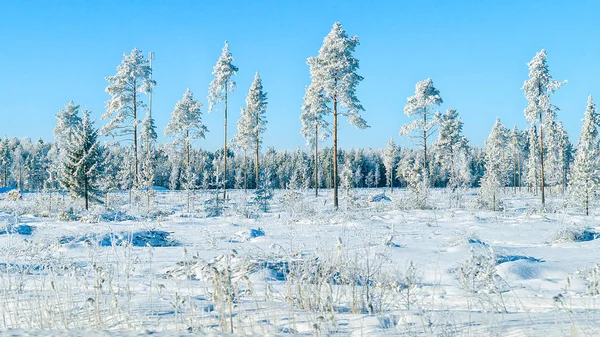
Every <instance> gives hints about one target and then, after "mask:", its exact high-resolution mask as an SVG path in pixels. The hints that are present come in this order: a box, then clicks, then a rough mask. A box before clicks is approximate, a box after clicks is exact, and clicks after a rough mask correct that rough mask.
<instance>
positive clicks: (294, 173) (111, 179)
mask: <svg viewBox="0 0 600 337" xmlns="http://www.w3.org/2000/svg"><path fill="white" fill-rule="evenodd" d="M56 144H57V143H55V142H44V141H42V140H41V139H40V140H37V141H32V140H31V139H29V138H23V139H19V138H11V139H9V138H4V139H2V140H0V181H1V182H2V186H3V187H10V188H17V189H20V190H23V191H57V190H60V189H62V188H63V187H62V186H61V183H60V180H59V179H58V177H60V176H61V174H62V173H61V170H62V164H61V162H60V158H59V156H58V155H57V154H58V146H57V145H56ZM395 150H396V153H394V157H393V158H392V170H394V172H393V178H390V175H389V173H390V170H389V169H387V168H386V166H385V165H384V162H385V161H386V160H387V158H386V153H385V150H384V149H351V150H347V151H346V150H343V149H340V150H339V152H338V155H339V160H340V162H341V163H343V169H346V168H347V169H349V170H350V171H351V172H352V178H351V179H350V180H351V181H350V183H351V187H354V188H365V187H366V188H372V187H391V186H392V182H393V187H394V188H396V187H406V185H407V172H408V171H410V170H411V167H412V165H414V163H415V162H418V157H419V155H418V152H416V151H415V150H413V149H399V148H396V149H395ZM469 152H470V153H471V156H470V164H469V168H470V172H469V174H470V175H471V176H472V177H473V178H472V180H471V182H470V183H469V186H471V187H477V186H478V184H479V180H480V178H481V177H482V176H483V165H484V162H483V155H482V151H481V149H478V148H470V151H469ZM133 153H134V152H133V147H132V146H120V145H116V144H113V145H106V146H104V158H103V163H102V173H101V174H99V176H98V177H97V179H98V181H99V187H100V189H101V190H106V191H115V190H129V189H131V188H133V187H134V172H133V169H132V167H133V166H132V165H129V164H130V163H132V162H133ZM228 154H229V155H228V157H229V164H228V165H230V166H229V167H230V169H229V170H228V172H227V177H226V184H227V188H234V189H244V188H248V189H255V188H256V187H257V182H256V178H255V177H256V175H255V174H254V168H255V159H254V158H247V159H246V160H244V156H243V153H242V152H240V151H234V150H233V149H229V151H228ZM332 156H333V150H332V149H331V148H330V147H325V148H323V149H321V150H319V159H318V165H319V169H318V177H319V179H318V180H319V187H320V188H332V187H333V164H332V163H333V160H332ZM434 157H437V154H436V151H435V150H434ZM222 158H223V150H222V149H219V150H216V151H214V152H213V151H206V150H203V149H197V148H192V149H190V163H191V165H190V168H191V177H192V179H193V181H192V182H191V185H192V186H193V187H192V188H193V189H200V188H202V189H211V188H214V187H215V186H216V185H215V182H216V177H217V176H219V180H222V179H223V178H222V173H218V174H217V171H218V168H219V167H222V161H223V160H222ZM260 161H261V171H262V172H264V173H263V175H264V176H268V178H269V182H270V187H271V188H277V189H285V188H314V173H315V166H314V164H315V160H314V153H312V151H308V150H302V149H298V150H296V151H285V150H276V149H275V148H273V147H270V148H268V149H267V150H266V151H265V153H263V154H261V155H260ZM153 162H154V163H155V169H154V178H153V180H154V186H157V187H162V188H166V189H171V190H183V189H186V184H187V166H186V165H187V164H186V153H185V152H184V151H181V149H179V148H178V147H176V146H174V145H172V144H159V145H158V147H157V148H156V150H155V151H154V156H153ZM343 169H342V170H343ZM244 177H246V178H247V181H245V180H244ZM431 177H432V185H433V186H434V187H447V186H448V184H449V179H450V173H449V172H447V171H446V170H444V168H443V167H442V165H441V163H440V162H439V161H436V163H435V164H433V165H432V174H431Z"/></svg>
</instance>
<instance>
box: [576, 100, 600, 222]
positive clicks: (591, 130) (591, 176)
mask: <svg viewBox="0 0 600 337" xmlns="http://www.w3.org/2000/svg"><path fill="white" fill-rule="evenodd" d="M599 122H600V117H599V116H598V113H597V112H596V104H595V103H594V99H593V98H592V96H591V95H590V96H589V98H588V102H587V108H586V109H585V114H584V117H583V126H582V128H581V135H580V136H579V144H577V152H576V153H575V163H574V165H573V179H572V182H571V194H572V195H573V198H574V199H575V200H576V201H578V202H580V203H581V204H582V206H583V208H584V210H585V215H589V214H590V211H589V209H590V202H591V201H592V200H593V198H594V195H595V194H596V192H597V190H598V184H599V183H600V176H599V174H598V164H599V162H598V160H599V158H600V157H599V149H598V145H599V143H598V123H599Z"/></svg>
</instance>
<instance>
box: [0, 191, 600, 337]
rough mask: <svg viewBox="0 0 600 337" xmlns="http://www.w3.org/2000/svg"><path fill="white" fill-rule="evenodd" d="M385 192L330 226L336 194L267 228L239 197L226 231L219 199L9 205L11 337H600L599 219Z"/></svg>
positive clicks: (6, 281) (203, 195)
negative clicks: (92, 334) (66, 332)
mask: <svg viewBox="0 0 600 337" xmlns="http://www.w3.org/2000/svg"><path fill="white" fill-rule="evenodd" d="M382 192H383V190H371V189H364V190H357V191H356V192H355V193H356V200H355V201H354V202H352V203H350V204H348V203H347V202H346V200H342V202H341V207H340V210H339V211H333V210H332V207H331V206H332V203H331V191H327V190H325V191H321V193H320V196H319V197H318V198H315V197H314V192H313V191H295V192H291V191H276V192H275V195H274V197H273V199H272V200H271V202H270V204H269V210H268V211H267V212H263V211H262V210H261V209H260V207H259V206H258V205H252V204H249V203H248V201H250V200H251V198H252V193H251V191H248V193H247V194H246V193H244V191H233V192H231V193H230V197H231V200H230V201H229V202H228V203H227V204H226V206H227V208H226V209H225V210H224V214H223V215H221V216H218V217H207V214H206V212H205V211H204V209H205V207H204V201H205V200H206V199H209V198H214V193H209V192H206V191H203V192H196V193H195V195H194V196H193V200H192V205H191V211H189V212H188V210H187V195H186V193H185V192H168V191H158V192H157V196H156V201H157V202H156V204H154V205H152V206H151V207H147V206H146V205H145V199H144V198H142V199H141V201H140V203H139V205H138V206H131V204H130V203H129V195H128V194H127V193H117V194H112V195H111V196H110V205H112V206H113V208H105V207H97V208H96V209H95V210H93V211H92V212H90V213H89V214H86V215H84V216H83V217H80V215H78V214H71V213H69V212H65V210H67V209H68V207H69V206H71V205H72V204H73V202H72V201H71V200H70V199H69V198H68V197H64V198H63V197H58V196H57V195H54V196H53V197H52V200H49V198H48V195H45V194H25V196H24V200H22V201H8V200H5V199H4V196H5V194H4V195H3V194H0V334H2V333H3V332H4V333H6V334H11V335H38V333H39V330H48V329H49V330H59V329H72V330H73V331H72V333H71V334H70V335H73V336H75V335H79V334H80V333H81V331H82V330H97V332H96V335H98V336H104V335H110V334H111V333H110V332H111V331H114V335H121V336H125V335H134V336H135V335H141V334H144V333H145V332H146V331H151V332H161V331H179V332H180V333H173V332H163V333H162V334H159V335H164V336H175V335H185V334H186V333H188V332H192V333H198V332H203V333H211V334H213V335H214V334H218V333H220V332H229V333H230V332H233V333H234V334H255V335H284V336H285V335H293V334H298V335H320V336H321V335H354V336H365V335H374V336H395V335H399V334H402V335H419V336H420V335H423V336H455V335H458V336H488V335H492V336H537V335H544V336H567V335H571V336H593V335H600V297H599V296H598V295H597V294H598V293H599V292H600V267H599V266H597V265H596V263H600V250H599V247H598V242H599V241H600V240H596V236H597V234H596V232H600V224H599V221H598V220H599V216H600V214H593V215H592V216H589V217H585V216H582V215H580V214H581V212H580V210H578V209H573V208H570V207H565V202H564V201H563V200H562V198H561V197H559V196H555V197H554V198H550V202H549V203H548V206H547V208H546V211H545V212H540V211H539V209H540V204H539V200H538V199H539V198H538V197H535V196H532V195H529V194H527V193H525V192H523V193H517V194H516V195H513V194H512V191H510V192H509V191H507V194H506V198H505V200H504V210H503V211H500V212H492V211H486V210H481V209H479V208H478V204H477V200H476V195H475V193H476V191H469V193H466V194H465V195H464V196H463V197H462V200H461V202H460V204H458V203H457V202H456V200H454V201H453V200H452V198H451V194H450V192H447V191H442V190H435V191H433V192H432V195H431V197H430V199H429V200H430V203H429V204H430V206H431V207H430V208H429V209H426V210H412V209H410V206H409V199H408V194H407V193H406V192H405V191H400V190H398V191H394V193H389V192H386V195H387V196H388V197H389V199H390V200H385V198H372V197H373V196H374V195H377V194H380V193H382ZM371 200H375V201H371ZM451 204H452V208H450V205H451ZM115 205H116V206H115ZM75 207H79V205H78V204H75ZM75 213H77V212H75ZM7 329H11V330H7ZM107 331H108V332H107ZM131 331H133V332H131ZM45 333H46V334H48V335H49V334H51V331H50V332H48V331H46V332H45Z"/></svg>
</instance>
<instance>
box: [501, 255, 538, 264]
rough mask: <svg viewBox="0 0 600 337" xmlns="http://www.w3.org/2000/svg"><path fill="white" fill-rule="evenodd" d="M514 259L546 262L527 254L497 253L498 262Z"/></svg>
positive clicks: (512, 260)
mask: <svg viewBox="0 0 600 337" xmlns="http://www.w3.org/2000/svg"><path fill="white" fill-rule="evenodd" d="M514 261H529V262H544V260H543V259H538V258H535V257H532V256H525V255H496V264H497V265H498V264H502V263H506V262H514Z"/></svg>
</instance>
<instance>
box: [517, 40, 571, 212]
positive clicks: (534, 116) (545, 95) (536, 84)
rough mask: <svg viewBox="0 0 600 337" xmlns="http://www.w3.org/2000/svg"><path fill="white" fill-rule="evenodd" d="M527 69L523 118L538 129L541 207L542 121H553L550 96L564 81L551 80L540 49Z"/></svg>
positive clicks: (553, 109)
mask: <svg viewBox="0 0 600 337" xmlns="http://www.w3.org/2000/svg"><path fill="white" fill-rule="evenodd" d="M527 66H528V67H529V79H527V80H526V81H525V82H524V83H523V88H522V89H523V91H524V92H525V98H526V99H527V107H526V108H525V118H526V119H527V121H528V122H529V123H530V124H531V125H532V126H533V125H535V124H536V123H537V125H538V127H539V132H540V134H539V148H540V149H539V152H538V153H539V156H540V176H539V178H540V189H541V192H542V206H543V205H545V203H546V197H545V194H544V187H545V181H544V179H545V177H544V151H545V147H544V136H543V134H544V132H543V129H544V127H543V126H544V121H545V120H546V119H549V120H554V118H555V116H556V110H558V109H557V108H556V107H555V106H553V105H552V104H551V103H550V95H551V94H553V93H554V92H555V91H556V90H558V88H560V87H561V86H562V85H563V84H565V83H566V81H563V82H559V81H556V80H554V79H552V76H551V75H550V70H549V69H548V63H547V62H546V50H544V49H542V50H541V51H540V52H539V53H537V54H536V55H535V56H534V58H533V59H532V60H531V61H530V62H529V63H527Z"/></svg>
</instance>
